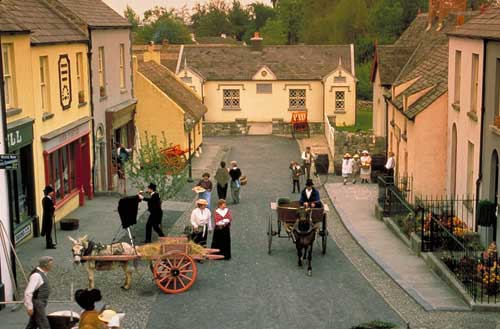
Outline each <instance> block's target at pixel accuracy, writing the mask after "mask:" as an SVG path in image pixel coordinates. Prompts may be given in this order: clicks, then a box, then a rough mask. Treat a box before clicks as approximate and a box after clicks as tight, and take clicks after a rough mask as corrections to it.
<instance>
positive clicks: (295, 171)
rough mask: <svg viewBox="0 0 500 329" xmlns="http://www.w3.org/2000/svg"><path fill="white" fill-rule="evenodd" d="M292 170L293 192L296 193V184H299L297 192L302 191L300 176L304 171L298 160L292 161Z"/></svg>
mask: <svg viewBox="0 0 500 329" xmlns="http://www.w3.org/2000/svg"><path fill="white" fill-rule="evenodd" d="M290 171H291V178H292V193H295V186H297V193H300V177H301V176H302V174H303V173H302V168H301V167H300V166H299V164H298V163H297V161H292V162H291V163H290Z"/></svg>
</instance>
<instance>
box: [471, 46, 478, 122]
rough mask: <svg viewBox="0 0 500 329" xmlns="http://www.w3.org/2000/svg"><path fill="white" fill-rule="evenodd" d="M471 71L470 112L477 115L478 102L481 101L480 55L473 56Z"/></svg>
mask: <svg viewBox="0 0 500 329" xmlns="http://www.w3.org/2000/svg"><path fill="white" fill-rule="evenodd" d="M471 71H472V72H471V95H470V101H471V104H470V112H474V113H477V107H478V106H477V102H478V99H479V54H474V53H473V54H472V58H471Z"/></svg>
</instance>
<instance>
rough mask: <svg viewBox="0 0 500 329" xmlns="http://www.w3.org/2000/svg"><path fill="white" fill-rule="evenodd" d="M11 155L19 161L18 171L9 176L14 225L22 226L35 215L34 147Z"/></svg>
mask: <svg viewBox="0 0 500 329" xmlns="http://www.w3.org/2000/svg"><path fill="white" fill-rule="evenodd" d="M11 153H13V154H16V155H17V156H18V159H19V166H18V169H16V170H12V171H10V172H9V173H8V174H9V180H10V182H11V186H12V190H11V195H10V200H11V207H12V213H13V216H14V223H15V224H20V223H22V222H24V221H26V220H29V219H30V218H31V217H32V216H33V215H34V204H33V183H34V182H33V171H32V165H33V160H32V159H33V158H32V147H31V145H30V146H26V147H23V148H21V149H18V150H15V151H11Z"/></svg>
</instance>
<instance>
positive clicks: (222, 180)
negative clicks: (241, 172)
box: [214, 161, 231, 200]
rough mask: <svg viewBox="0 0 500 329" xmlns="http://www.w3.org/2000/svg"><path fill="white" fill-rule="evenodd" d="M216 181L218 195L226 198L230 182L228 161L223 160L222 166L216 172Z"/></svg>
mask: <svg viewBox="0 0 500 329" xmlns="http://www.w3.org/2000/svg"><path fill="white" fill-rule="evenodd" d="M214 178H215V181H216V182H217V196H218V197H219V199H224V200H226V197H227V184H228V183H229V179H230V178H231V176H229V172H228V171H227V169H226V163H225V162H224V161H221V163H220V168H219V169H217V172H216V173H215V177H214Z"/></svg>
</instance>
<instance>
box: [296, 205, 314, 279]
mask: <svg viewBox="0 0 500 329" xmlns="http://www.w3.org/2000/svg"><path fill="white" fill-rule="evenodd" d="M292 234H293V238H294V240H295V247H296V248H297V256H298V258H299V261H298V265H299V266H300V267H302V261H303V260H305V259H306V256H307V275H308V276H311V275H312V266H311V261H312V249H313V244H314V239H316V229H315V227H314V223H313V221H312V209H311V208H308V209H303V208H301V209H300V210H299V211H298V218H297V220H296V221H295V224H294V226H293V231H292ZM302 251H304V256H303V257H302Z"/></svg>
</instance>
